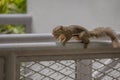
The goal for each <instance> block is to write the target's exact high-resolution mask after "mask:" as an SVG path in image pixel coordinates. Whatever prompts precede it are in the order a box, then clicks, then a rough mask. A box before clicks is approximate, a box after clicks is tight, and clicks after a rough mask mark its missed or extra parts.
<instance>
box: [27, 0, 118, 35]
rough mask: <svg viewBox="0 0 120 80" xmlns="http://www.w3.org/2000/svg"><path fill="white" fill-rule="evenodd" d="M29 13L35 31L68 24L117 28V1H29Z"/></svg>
mask: <svg viewBox="0 0 120 80" xmlns="http://www.w3.org/2000/svg"><path fill="white" fill-rule="evenodd" d="M28 13H29V14H31V15H32V16H33V32H35V33H50V32H51V30H52V29H53V28H54V27H55V26H57V25H71V24H78V25H81V26H85V27H87V28H88V29H90V30H91V29H93V28H95V27H99V26H105V27H112V28H113V29H114V30H115V31H120V0H28Z"/></svg>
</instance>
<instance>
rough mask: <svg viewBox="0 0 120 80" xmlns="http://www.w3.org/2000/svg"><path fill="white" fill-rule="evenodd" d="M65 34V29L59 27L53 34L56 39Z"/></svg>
mask: <svg viewBox="0 0 120 80" xmlns="http://www.w3.org/2000/svg"><path fill="white" fill-rule="evenodd" d="M63 32H64V27H63V26H61V25H60V26H57V27H55V28H54V29H53V31H52V34H53V36H54V38H55V39H58V37H59V36H60V35H61V34H62V33H63Z"/></svg>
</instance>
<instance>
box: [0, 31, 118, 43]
mask: <svg viewBox="0 0 120 80" xmlns="http://www.w3.org/2000/svg"><path fill="white" fill-rule="evenodd" d="M119 35H120V34H119V33H118V36H119ZM119 37H120V36H119ZM91 40H95V41H108V40H109V41H110V39H108V38H105V37H103V38H97V39H96V38H94V39H92V38H91ZM54 41H55V39H54V38H53V35H52V33H41V34H0V44H1V43H2V44H3V43H23V42H24V43H25V42H26V43H28V42H54Z"/></svg>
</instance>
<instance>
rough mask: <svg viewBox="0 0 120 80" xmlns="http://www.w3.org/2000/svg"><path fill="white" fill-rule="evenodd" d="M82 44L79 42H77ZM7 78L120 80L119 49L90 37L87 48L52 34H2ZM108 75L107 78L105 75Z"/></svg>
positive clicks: (0, 49)
mask: <svg viewBox="0 0 120 80" xmlns="http://www.w3.org/2000/svg"><path fill="white" fill-rule="evenodd" d="M78 43H79V44H78ZM0 55H1V57H2V58H3V59H4V65H3V66H4V71H3V75H4V76H2V77H4V79H5V80H106V78H107V79H109V80H113V79H114V80H119V76H120V75H119V74H117V76H115V75H114V73H119V72H120V69H119V67H120V66H119V64H120V62H119V58H120V49H119V48H113V47H112V44H111V42H110V41H104V40H94V41H93V40H91V43H90V44H89V46H88V48H87V49H84V48H83V44H82V43H80V42H76V41H70V42H68V43H67V45H66V46H65V47H63V46H61V45H60V44H56V42H55V40H54V39H53V37H52V35H51V34H21V35H19V34H11V35H1V36H0ZM106 76H107V77H106Z"/></svg>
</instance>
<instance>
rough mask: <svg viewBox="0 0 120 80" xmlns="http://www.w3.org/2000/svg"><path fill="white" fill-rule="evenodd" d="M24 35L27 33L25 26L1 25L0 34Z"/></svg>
mask: <svg viewBox="0 0 120 80" xmlns="http://www.w3.org/2000/svg"><path fill="white" fill-rule="evenodd" d="M12 33H14V34H23V33H25V27H24V25H9V24H6V25H0V34H12Z"/></svg>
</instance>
